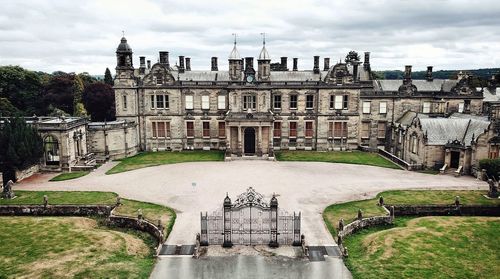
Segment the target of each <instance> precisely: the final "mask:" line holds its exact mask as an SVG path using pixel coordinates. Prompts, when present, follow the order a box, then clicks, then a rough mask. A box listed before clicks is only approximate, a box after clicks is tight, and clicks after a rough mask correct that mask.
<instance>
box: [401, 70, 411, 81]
mask: <svg viewBox="0 0 500 279" xmlns="http://www.w3.org/2000/svg"><path fill="white" fill-rule="evenodd" d="M403 83H404V84H408V83H411V65H406V66H405V75H404V80H403Z"/></svg>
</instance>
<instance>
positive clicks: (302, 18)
mask: <svg viewBox="0 0 500 279" xmlns="http://www.w3.org/2000/svg"><path fill="white" fill-rule="evenodd" d="M1 4H2V14H1V15H0V64H1V65H7V64H19V65H21V66H24V67H27V68H29V69H33V70H42V71H47V72H52V71H56V70H63V71H74V72H83V71H86V72H90V73H92V74H103V73H104V69H105V68H106V67H109V68H111V69H112V68H114V66H115V62H116V59H115V53H114V52H115V50H116V46H117V45H118V43H119V40H120V37H121V31H122V30H125V34H126V37H127V39H128V41H129V44H130V45H131V47H132V48H133V50H134V60H135V61H134V65H138V59H139V56H142V55H144V56H146V57H147V59H150V60H152V61H156V60H157V55H158V54H157V53H158V51H159V50H168V51H170V57H171V63H172V64H174V63H175V61H176V60H177V56H178V55H184V56H188V57H191V58H192V62H191V63H192V68H193V69H206V70H207V69H209V68H210V57H212V56H217V57H219V69H224V68H226V67H227V56H228V54H229V52H230V51H231V49H232V36H231V34H232V33H237V34H238V49H239V51H240V53H241V55H242V56H253V57H257V56H258V54H259V52H260V49H261V47H262V43H261V35H260V33H261V32H265V33H266V34H267V35H266V38H267V48H268V51H269V53H270V55H271V57H272V58H273V60H274V61H278V60H279V57H281V56H287V57H289V58H292V57H298V58H299V68H300V69H311V68H312V64H313V59H312V57H313V56H314V55H320V56H321V57H330V58H331V59H332V60H333V61H337V60H339V59H341V58H343V57H344V56H345V54H346V53H347V52H348V51H349V50H351V49H354V50H357V51H359V52H363V51H370V52H371V53H372V56H371V57H372V63H371V64H372V68H373V69H378V70H382V69H402V68H403V67H404V65H406V64H412V65H414V68H415V69H416V70H418V69H424V68H425V66H427V65H434V66H435V68H436V69H465V68H467V69H469V68H480V67H499V66H500V56H499V55H498V49H499V47H498V46H500V28H498V26H500V17H499V16H498V14H500V2H498V1H494V0H482V1H466V0H440V1H432V0H428V1H422V0H420V1H419V0H407V1H392V0H391V1H389V0H360V1H348V0H346V1H331V0H303V1H300V0H289V1H276V0H275V1H267V0H253V1H247V0H239V1H234V0H224V1H197V0H182V1H180V0H179V1H172V0H170V1H164V0H144V1H134V0H105V1H99V0H89V1H83V2H78V4H76V2H74V1H62V0H19V1H7V0H2V2H1Z"/></svg>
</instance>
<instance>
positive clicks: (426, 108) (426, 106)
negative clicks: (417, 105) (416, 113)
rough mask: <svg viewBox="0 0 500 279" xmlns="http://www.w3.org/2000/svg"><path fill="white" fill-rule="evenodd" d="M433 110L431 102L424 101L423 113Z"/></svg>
mask: <svg viewBox="0 0 500 279" xmlns="http://www.w3.org/2000/svg"><path fill="white" fill-rule="evenodd" d="M430 112H431V102H424V104H423V105H422V113H430Z"/></svg>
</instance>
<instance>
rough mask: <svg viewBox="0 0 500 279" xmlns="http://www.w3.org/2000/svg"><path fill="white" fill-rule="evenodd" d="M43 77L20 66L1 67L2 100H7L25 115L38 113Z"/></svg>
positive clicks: (0, 95) (0, 85)
mask: <svg viewBox="0 0 500 279" xmlns="http://www.w3.org/2000/svg"><path fill="white" fill-rule="evenodd" d="M41 76H42V75H41V74H40V73H37V72H32V71H28V70H25V69H23V68H21V67H19V66H3V67H0V98H6V99H7V100H8V101H9V102H10V104H11V105H12V106H14V107H15V108H17V109H18V110H19V111H20V112H21V113H23V114H24V115H33V114H35V113H37V112H38V107H39V105H40V103H39V97H40V94H41V92H42V89H43V85H42V78H41Z"/></svg>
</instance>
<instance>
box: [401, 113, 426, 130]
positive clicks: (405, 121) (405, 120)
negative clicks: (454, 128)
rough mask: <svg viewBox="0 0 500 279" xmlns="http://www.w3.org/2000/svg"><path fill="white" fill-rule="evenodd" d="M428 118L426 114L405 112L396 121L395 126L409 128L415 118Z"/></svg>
mask: <svg viewBox="0 0 500 279" xmlns="http://www.w3.org/2000/svg"><path fill="white" fill-rule="evenodd" d="M417 117H418V118H428V117H429V116H428V115H427V114H421V113H418V112H414V111H407V112H405V113H404V114H403V116H401V117H400V118H399V119H398V120H396V124H400V125H403V126H409V125H410V124H411V123H412V122H413V120H414V119H415V118H417Z"/></svg>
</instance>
